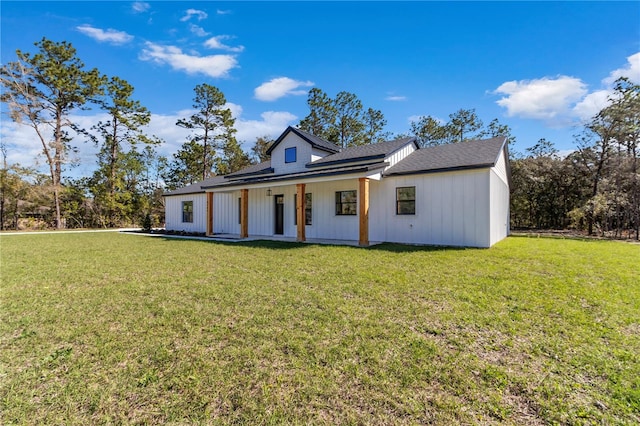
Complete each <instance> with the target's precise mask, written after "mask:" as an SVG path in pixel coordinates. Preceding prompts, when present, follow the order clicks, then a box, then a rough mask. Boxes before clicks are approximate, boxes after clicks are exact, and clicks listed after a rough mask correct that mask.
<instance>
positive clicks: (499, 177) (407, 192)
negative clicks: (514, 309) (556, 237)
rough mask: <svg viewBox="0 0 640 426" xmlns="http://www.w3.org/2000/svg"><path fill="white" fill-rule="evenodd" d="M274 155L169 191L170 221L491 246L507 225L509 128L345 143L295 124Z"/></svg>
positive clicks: (232, 229)
mask: <svg viewBox="0 0 640 426" xmlns="http://www.w3.org/2000/svg"><path fill="white" fill-rule="evenodd" d="M268 153H269V154H270V156H271V160H270V161H266V162H263V163H261V164H257V165H253V166H250V167H247V168H246V169H244V170H241V171H238V172H235V173H231V174H229V175H226V176H216V177H213V178H210V179H206V180H204V181H202V182H198V183H194V184H192V185H189V186H186V187H184V188H180V189H177V190H175V191H172V192H168V193H165V194H164V195H165V206H166V207H165V209H166V219H165V221H166V229H167V230H173V231H188V232H200V233H205V234H206V235H208V236H213V237H215V236H216V235H219V236H221V235H226V236H229V235H231V236H235V237H237V238H247V237H252V238H266V239H268V238H278V237H289V238H295V239H296V240H297V241H313V240H319V239H325V240H349V241H357V242H358V243H359V244H360V245H363V246H366V245H369V244H370V243H373V242H395V243H408V244H428V245H446V246H466V247H490V246H492V245H493V244H495V243H497V242H498V241H500V240H502V239H503V238H505V237H506V236H507V235H508V234H509V181H510V171H509V163H508V158H509V157H508V152H507V141H506V138H504V137H499V138H492V139H486V140H476V141H470V142H464V143H457V144H449V145H441V146H436V147H430V148H422V149H420V148H419V147H418V145H417V144H416V141H415V138H404V139H397V140H393V141H388V142H381V143H377V144H373V145H365V146H359V147H353V148H346V149H343V150H341V149H340V148H339V147H337V146H336V145H334V144H333V143H331V142H327V141H325V140H323V139H321V138H318V137H316V136H314V135H311V134H309V133H307V132H303V131H301V130H299V129H296V128H293V127H289V128H287V129H286V130H285V131H284V133H283V134H282V135H281V136H280V137H279V138H278V139H277V140H276V141H275V142H274V144H273V145H272V146H271V148H270V149H269V151H268Z"/></svg>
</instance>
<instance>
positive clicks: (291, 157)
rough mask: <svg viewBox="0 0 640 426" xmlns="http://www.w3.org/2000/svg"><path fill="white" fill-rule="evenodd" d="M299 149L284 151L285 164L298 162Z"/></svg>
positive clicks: (293, 148)
mask: <svg viewBox="0 0 640 426" xmlns="http://www.w3.org/2000/svg"><path fill="white" fill-rule="evenodd" d="M297 154H298V153H297V149H296V147H295V146H294V147H292V148H287V149H285V150H284V162H285V163H295V162H296V161H297V158H296V157H297Z"/></svg>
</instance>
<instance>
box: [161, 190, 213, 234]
mask: <svg viewBox="0 0 640 426" xmlns="http://www.w3.org/2000/svg"><path fill="white" fill-rule="evenodd" d="M183 201H193V222H183V221H182V202H183ZM206 216H207V197H206V195H205V194H204V192H202V193H197V194H184V195H173V196H170V197H165V229H166V230H167V231H185V232H206V231H207V217H206Z"/></svg>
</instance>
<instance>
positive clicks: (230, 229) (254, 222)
mask: <svg viewBox="0 0 640 426" xmlns="http://www.w3.org/2000/svg"><path fill="white" fill-rule="evenodd" d="M271 190H272V195H271V196H267V195H266V188H256V189H249V197H248V198H249V211H248V222H249V223H248V231H249V236H252V237H259V236H273V235H275V200H276V198H275V197H276V196H277V195H282V196H283V199H284V217H283V222H284V223H283V225H284V226H283V231H284V233H283V236H285V237H292V238H295V237H296V235H297V226H296V224H295V204H294V195H295V194H296V185H295V184H292V185H285V186H278V187H272V188H271ZM350 190H355V191H357V190H358V179H348V180H342V181H332V182H326V183H310V184H307V185H306V188H305V192H306V193H308V194H309V193H310V194H311V199H312V202H311V225H305V226H306V228H305V233H306V237H307V238H318V239H336V240H357V239H358V236H359V228H358V226H359V222H358V215H353V216H339V215H336V214H335V208H336V204H335V194H336V191H350ZM358 197H359V194H358ZM239 198H240V191H235V192H233V193H216V194H215V195H214V203H213V204H214V209H213V212H214V219H213V229H214V232H215V233H223V234H227V233H229V234H238V233H240V224H239V207H238V199H239Z"/></svg>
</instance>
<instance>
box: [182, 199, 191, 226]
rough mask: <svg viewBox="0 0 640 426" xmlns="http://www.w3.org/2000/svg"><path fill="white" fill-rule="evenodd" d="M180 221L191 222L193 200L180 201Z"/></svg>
mask: <svg viewBox="0 0 640 426" xmlns="http://www.w3.org/2000/svg"><path fill="white" fill-rule="evenodd" d="M182 223H193V200H187V201H183V202H182Z"/></svg>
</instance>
